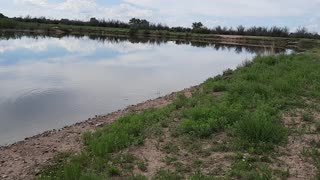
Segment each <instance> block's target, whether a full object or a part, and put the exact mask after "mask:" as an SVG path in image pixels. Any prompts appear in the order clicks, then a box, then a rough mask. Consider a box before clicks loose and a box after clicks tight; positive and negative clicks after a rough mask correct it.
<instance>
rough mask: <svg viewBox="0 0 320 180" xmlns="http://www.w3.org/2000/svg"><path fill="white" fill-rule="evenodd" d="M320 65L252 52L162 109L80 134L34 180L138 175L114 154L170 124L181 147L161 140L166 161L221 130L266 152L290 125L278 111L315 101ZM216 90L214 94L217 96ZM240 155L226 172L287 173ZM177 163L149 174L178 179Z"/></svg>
mask: <svg viewBox="0 0 320 180" xmlns="http://www.w3.org/2000/svg"><path fill="white" fill-rule="evenodd" d="M319 72H320V61H319V56H318V55H317V54H313V53H304V54H292V55H274V56H266V57H263V56H258V57H256V58H255V59H254V60H253V62H252V63H245V64H244V65H243V66H242V67H239V68H238V69H236V70H235V71H231V70H228V71H225V72H224V74H223V75H220V76H217V77H215V78H210V79H208V80H207V81H205V82H204V83H203V84H201V85H200V86H199V87H198V88H197V90H195V91H194V92H193V96H192V97H191V98H187V97H185V96H184V95H183V94H180V95H178V96H177V98H176V99H175V100H174V102H173V103H172V104H170V105H168V106H166V107H164V108H159V109H149V110H145V111H143V112H138V113H133V114H129V115H126V116H124V117H122V118H120V119H118V120H117V121H115V122H113V123H112V124H110V125H107V126H105V127H103V128H101V129H99V130H98V131H96V132H94V133H86V134H85V135H84V143H85V145H86V148H85V149H84V150H83V152H82V153H80V154H78V155H73V156H71V157H69V158H66V159H67V160H64V161H62V162H60V163H57V164H56V165H55V166H52V167H50V168H47V169H46V170H44V171H43V173H42V175H41V176H40V179H90V178H91V179H99V178H110V177H114V176H120V177H126V178H129V177H130V178H138V179H139V178H142V179H143V178H144V177H143V176H137V177H136V176H135V174H133V173H132V169H133V168H134V167H135V166H137V167H138V168H140V169H141V170H147V169H146V164H145V162H143V161H137V160H136V159H135V158H134V157H132V156H130V155H125V156H121V158H120V159H119V158H118V159H117V158H115V157H113V155H114V154H116V153H118V152H119V151H120V150H123V149H125V148H127V147H129V146H140V145H143V143H144V140H145V139H146V137H148V136H161V135H162V131H161V129H162V128H164V127H168V126H169V127H170V132H171V133H172V135H173V137H175V138H178V139H179V138H180V139H181V143H180V144H179V145H180V146H183V147H180V146H178V145H177V144H176V142H174V141H167V143H165V146H164V147H163V148H162V150H163V151H164V152H165V153H167V154H170V156H167V158H166V159H165V161H166V162H167V164H177V163H178V164H179V160H178V159H172V157H175V156H172V155H176V154H179V152H180V149H190V150H194V151H195V152H201V148H200V144H197V141H201V140H202V139H212V138H214V136H215V135H216V133H219V132H228V134H229V135H230V136H231V137H232V139H233V142H234V144H233V147H235V148H233V150H236V151H239V152H242V151H245V152H249V153H251V154H253V155H255V154H260V155H261V154H263V155H264V154H268V153H270V152H273V150H274V147H276V146H278V145H282V144H284V143H286V139H287V135H288V130H287V129H286V128H285V127H284V126H283V124H282V121H281V120H282V119H281V117H282V116H281V115H282V114H283V112H286V111H288V110H290V109H296V108H299V107H304V98H308V99H314V100H320V94H319V93H318V91H319V89H320V73H319ZM216 92H219V93H220V95H219V96H215V95H214V93H216ZM303 118H304V119H305V120H306V121H309V120H310V117H309V115H305V116H304V117H303ZM174 119H179V121H178V122H177V121H176V120H174ZM150 131H152V132H154V133H151V132H150ZM228 148H229V145H228ZM241 157H242V159H241V158H235V162H234V163H233V165H232V167H231V169H230V171H229V172H227V174H226V175H225V176H226V177H229V178H238V179H271V178H272V177H274V176H275V175H277V176H281V177H284V176H287V174H286V172H277V171H275V170H273V169H271V168H269V167H268V166H267V164H266V163H264V162H261V161H254V160H252V159H250V158H249V159H243V156H241ZM134 162H138V163H134ZM181 167H182V166H181ZM177 170H178V171H167V170H163V169H162V170H159V171H158V173H157V174H156V175H155V177H154V179H181V178H184V170H181V168H180V170H179V168H177ZM130 171H131V173H130ZM192 171H193V172H192V173H193V174H194V175H193V176H190V178H191V179H200V178H203V179H215V178H216V177H214V176H206V175H203V174H202V173H201V172H197V170H196V169H192ZM279 174H280V175H279Z"/></svg>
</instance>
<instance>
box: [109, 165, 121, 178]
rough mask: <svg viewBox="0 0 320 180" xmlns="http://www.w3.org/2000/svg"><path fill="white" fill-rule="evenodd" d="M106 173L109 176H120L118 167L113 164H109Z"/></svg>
mask: <svg viewBox="0 0 320 180" xmlns="http://www.w3.org/2000/svg"><path fill="white" fill-rule="evenodd" d="M108 173H109V175H110V176H120V174H121V172H120V170H119V168H117V167H115V166H109V167H108Z"/></svg>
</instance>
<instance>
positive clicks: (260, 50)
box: [0, 32, 286, 54]
mask: <svg viewBox="0 0 320 180" xmlns="http://www.w3.org/2000/svg"><path fill="white" fill-rule="evenodd" d="M22 37H29V38H33V39H39V38H45V37H54V38H63V37H75V38H78V39H80V38H84V37H87V38H89V39H91V40H95V41H98V42H102V43H105V42H108V43H120V42H124V41H129V42H130V43H134V44H135V43H148V44H151V45H161V44H165V43H168V42H169V41H170V42H175V44H177V45H191V46H193V47H200V48H205V47H212V48H213V49H215V50H217V51H219V50H226V49H227V50H229V51H234V52H236V53H237V54H240V53H242V52H244V51H245V52H248V53H251V54H274V53H285V52H286V49H285V48H274V47H267V46H266V47H261V46H247V45H236V44H225V43H219V42H199V41H186V40H170V39H168V38H141V37H130V38H128V37H122V36H98V35H79V34H74V35H65V34H64V35H63V34H49V33H41V34H39V33H35V32H0V40H9V39H21V38H22Z"/></svg>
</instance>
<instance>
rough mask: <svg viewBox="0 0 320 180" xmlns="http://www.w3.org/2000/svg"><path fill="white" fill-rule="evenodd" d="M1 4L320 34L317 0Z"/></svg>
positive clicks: (52, 12) (13, 10)
mask: <svg viewBox="0 0 320 180" xmlns="http://www.w3.org/2000/svg"><path fill="white" fill-rule="evenodd" d="M2 1H3V3H1V2H2ZM4 1H6V2H4ZM12 2H14V5H12V4H13V3H12ZM0 3H1V5H2V7H1V8H2V10H1V11H2V12H3V13H4V14H6V15H9V16H19V15H22V16H26V15H28V14H30V15H32V16H46V17H50V18H69V19H86V20H87V19H89V18H90V17H97V18H100V19H101V18H105V19H118V20H122V21H128V20H129V19H130V18H132V17H139V18H145V19H148V20H150V21H152V22H161V23H165V24H168V25H169V26H190V25H191V23H192V22H194V21H202V22H204V23H205V24H206V25H207V26H209V27H212V26H215V25H226V26H237V25H239V24H244V25H261V26H273V25H283V26H289V27H290V28H292V29H293V28H295V27H298V26H303V25H305V26H308V27H309V29H311V30H314V31H320V25H318V24H319V23H318V21H317V20H315V18H316V17H320V12H319V10H318V9H319V8H320V0H308V1H306V0H241V1H240V0H239V1H236V0H201V1H196V0H174V1H173V0H118V1H117V2H116V1H115V0H112V3H110V1H102V0H101V1H98V0H64V1H61V0H60V1H58V2H57V1H52V0H14V1H9V2H8V1H7V0H0ZM10 4H11V5H10ZM110 4H112V5H110Z"/></svg>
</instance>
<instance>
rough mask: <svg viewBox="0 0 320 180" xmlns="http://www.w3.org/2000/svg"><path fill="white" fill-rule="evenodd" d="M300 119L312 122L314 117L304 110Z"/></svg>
mask: <svg viewBox="0 0 320 180" xmlns="http://www.w3.org/2000/svg"><path fill="white" fill-rule="evenodd" d="M302 120H303V121H306V122H312V121H313V120H314V117H313V115H312V113H310V112H307V111H306V112H304V113H303V114H302Z"/></svg>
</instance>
